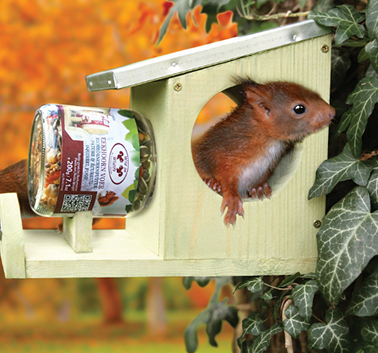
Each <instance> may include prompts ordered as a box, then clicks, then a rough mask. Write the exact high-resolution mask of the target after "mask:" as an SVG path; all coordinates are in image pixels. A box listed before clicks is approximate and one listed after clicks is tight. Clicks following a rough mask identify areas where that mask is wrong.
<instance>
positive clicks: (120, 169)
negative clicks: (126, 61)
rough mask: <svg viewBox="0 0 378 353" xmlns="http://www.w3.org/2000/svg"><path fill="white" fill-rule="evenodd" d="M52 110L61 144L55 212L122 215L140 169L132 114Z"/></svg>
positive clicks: (65, 108) (63, 109)
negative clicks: (59, 123) (58, 118)
mask: <svg viewBox="0 0 378 353" xmlns="http://www.w3.org/2000/svg"><path fill="white" fill-rule="evenodd" d="M51 106H54V105H49V108H50V110H51ZM55 107H57V109H58V112H57V114H58V115H59V116H60V118H61V124H62V145H61V173H60V183H59V190H58V196H57V201H56V206H55V210H54V213H62V214H64V213H74V212H76V211H90V210H91V211H92V212H93V215H95V216H101V215H104V216H112V215H114V216H125V215H126V214H127V211H126V210H128V209H130V207H131V206H130V205H132V203H133V200H134V196H135V193H136V189H137V187H138V179H139V170H140V146H139V138H138V129H137V125H136V122H135V119H134V117H133V115H132V113H131V112H130V111H128V110H119V109H105V108H104V109H99V108H93V111H92V110H90V111H84V110H83V111H81V110H80V109H85V108H81V107H75V106H69V105H64V106H62V105H55ZM86 109H88V108H86Z"/></svg>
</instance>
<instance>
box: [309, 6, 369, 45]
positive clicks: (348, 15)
mask: <svg viewBox="0 0 378 353" xmlns="http://www.w3.org/2000/svg"><path fill="white" fill-rule="evenodd" d="M308 19H311V20H315V21H316V22H318V23H319V24H321V25H323V26H327V27H337V28H336V34H335V44H336V45H339V44H341V43H343V42H344V41H346V40H347V39H348V38H350V37H351V36H353V35H355V36H357V37H358V38H363V37H364V35H365V27H364V26H362V25H360V24H359V23H360V22H362V21H363V20H364V19H365V16H364V15H363V14H361V13H360V12H358V11H357V10H356V9H355V8H354V7H353V6H351V5H341V6H336V8H334V9H331V10H329V11H327V12H315V11H311V12H310V14H309V15H308Z"/></svg>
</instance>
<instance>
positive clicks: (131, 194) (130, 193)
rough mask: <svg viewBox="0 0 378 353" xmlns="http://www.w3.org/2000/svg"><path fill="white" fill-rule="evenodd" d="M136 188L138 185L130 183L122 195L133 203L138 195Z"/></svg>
mask: <svg viewBox="0 0 378 353" xmlns="http://www.w3.org/2000/svg"><path fill="white" fill-rule="evenodd" d="M135 189H136V187H135V186H134V184H131V185H129V186H128V188H127V189H126V190H125V191H124V192H123V193H122V196H123V197H124V198H125V199H127V200H129V201H130V202H131V203H133V202H134V199H135V195H136V190H135Z"/></svg>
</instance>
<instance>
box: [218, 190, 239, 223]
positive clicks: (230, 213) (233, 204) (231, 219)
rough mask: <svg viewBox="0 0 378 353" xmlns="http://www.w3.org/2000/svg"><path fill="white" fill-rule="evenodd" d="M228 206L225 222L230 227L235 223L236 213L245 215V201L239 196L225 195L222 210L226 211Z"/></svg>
mask: <svg viewBox="0 0 378 353" xmlns="http://www.w3.org/2000/svg"><path fill="white" fill-rule="evenodd" d="M226 207H227V212H226V215H225V216H224V224H225V225H226V226H227V227H228V226H229V225H230V224H232V225H235V223H236V215H237V214H238V215H239V216H242V217H244V209H243V201H242V200H241V198H240V197H239V196H229V197H227V196H226V197H225V196H223V202H222V205H221V212H222V214H223V212H224V211H225V209H226Z"/></svg>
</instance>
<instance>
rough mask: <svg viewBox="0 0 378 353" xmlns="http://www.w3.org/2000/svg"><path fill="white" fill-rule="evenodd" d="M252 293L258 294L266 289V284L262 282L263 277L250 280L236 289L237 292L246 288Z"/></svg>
mask: <svg viewBox="0 0 378 353" xmlns="http://www.w3.org/2000/svg"><path fill="white" fill-rule="evenodd" d="M245 287H247V289H248V290H249V291H250V292H251V293H256V292H258V291H260V290H262V289H263V288H264V282H263V280H262V277H255V278H252V279H251V278H250V279H247V280H245V281H243V282H242V283H240V284H238V285H237V286H236V288H235V291H237V290H239V289H242V288H245Z"/></svg>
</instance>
